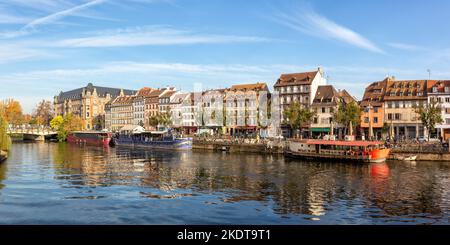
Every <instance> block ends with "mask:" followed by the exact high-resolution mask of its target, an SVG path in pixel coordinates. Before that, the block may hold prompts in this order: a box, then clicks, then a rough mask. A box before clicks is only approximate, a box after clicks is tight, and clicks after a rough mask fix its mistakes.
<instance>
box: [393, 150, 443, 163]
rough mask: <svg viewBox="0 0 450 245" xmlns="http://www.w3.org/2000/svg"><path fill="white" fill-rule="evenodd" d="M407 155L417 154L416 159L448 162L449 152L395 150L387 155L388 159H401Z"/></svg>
mask: <svg viewBox="0 0 450 245" xmlns="http://www.w3.org/2000/svg"><path fill="white" fill-rule="evenodd" d="M409 156H417V159H416V161H433V162H450V153H424V152H421V153H417V152H395V151H394V152H392V153H391V154H390V155H389V160H401V159H403V158H405V157H409Z"/></svg>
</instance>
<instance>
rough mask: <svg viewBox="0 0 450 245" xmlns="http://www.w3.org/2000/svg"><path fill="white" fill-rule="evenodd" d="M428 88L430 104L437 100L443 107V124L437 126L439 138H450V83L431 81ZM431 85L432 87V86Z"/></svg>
mask: <svg viewBox="0 0 450 245" xmlns="http://www.w3.org/2000/svg"><path fill="white" fill-rule="evenodd" d="M429 83H430V84H429V86H428V103H429V102H430V101H431V100H435V101H437V102H438V103H439V106H440V107H441V116H442V119H443V122H442V123H440V124H438V125H436V129H437V131H438V132H437V133H438V136H440V137H442V138H444V139H445V140H448V139H449V138H450V81H430V82H429ZM430 85H431V86H430Z"/></svg>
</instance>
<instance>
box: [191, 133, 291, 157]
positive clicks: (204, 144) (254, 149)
mask: <svg viewBox="0 0 450 245" xmlns="http://www.w3.org/2000/svg"><path fill="white" fill-rule="evenodd" d="M285 145H286V143H285V141H284V140H281V139H247V138H231V137H195V138H194V139H193V145H192V148H193V149H196V150H212V151H225V152H248V153H259V154H261V153H262V154H283V153H284V148H285Z"/></svg>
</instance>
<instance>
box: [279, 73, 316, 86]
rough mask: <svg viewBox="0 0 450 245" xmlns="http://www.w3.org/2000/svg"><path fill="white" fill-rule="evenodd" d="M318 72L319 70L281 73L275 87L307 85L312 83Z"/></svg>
mask: <svg viewBox="0 0 450 245" xmlns="http://www.w3.org/2000/svg"><path fill="white" fill-rule="evenodd" d="M318 73H319V71H311V72H302V73H291V74H282V75H281V76H280V78H279V79H278V81H277V82H276V83H275V87H279V86H286V85H298V84H306V85H309V84H311V83H312V81H313V80H314V78H315V77H316V76H317V74H318Z"/></svg>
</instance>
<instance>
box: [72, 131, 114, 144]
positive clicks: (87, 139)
mask: <svg viewBox="0 0 450 245" xmlns="http://www.w3.org/2000/svg"><path fill="white" fill-rule="evenodd" d="M110 141H111V135H110V134H107V133H99V134H95V133H71V134H69V136H67V142H69V143H76V144H86V145H95V146H109V143H110Z"/></svg>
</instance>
